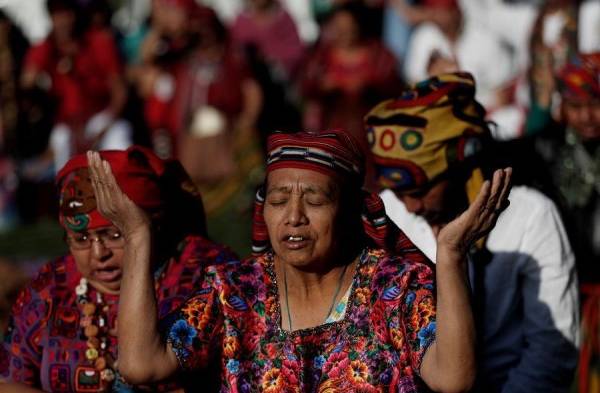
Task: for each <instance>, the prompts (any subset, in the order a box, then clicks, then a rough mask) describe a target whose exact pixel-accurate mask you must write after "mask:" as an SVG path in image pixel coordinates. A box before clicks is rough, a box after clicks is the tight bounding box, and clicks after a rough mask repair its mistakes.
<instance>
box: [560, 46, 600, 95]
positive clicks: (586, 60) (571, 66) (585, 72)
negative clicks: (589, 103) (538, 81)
mask: <svg viewBox="0 0 600 393" xmlns="http://www.w3.org/2000/svg"><path fill="white" fill-rule="evenodd" d="M558 88H559V90H560V92H561V94H562V95H563V97H565V98H571V99H580V100H592V99H598V98H600V52H596V53H590V54H581V55H579V56H577V57H575V58H574V59H572V60H571V61H570V62H569V63H568V64H567V65H565V67H563V69H562V70H560V71H559V73H558Z"/></svg>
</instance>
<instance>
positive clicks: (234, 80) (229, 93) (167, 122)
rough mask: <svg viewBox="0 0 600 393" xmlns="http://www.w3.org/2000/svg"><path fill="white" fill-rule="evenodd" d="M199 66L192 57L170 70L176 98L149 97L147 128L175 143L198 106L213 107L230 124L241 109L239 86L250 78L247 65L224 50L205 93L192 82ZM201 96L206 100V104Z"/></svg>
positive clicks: (147, 103)
mask: <svg viewBox="0 0 600 393" xmlns="http://www.w3.org/2000/svg"><path fill="white" fill-rule="evenodd" d="M198 64H199V63H197V62H195V60H194V58H191V59H190V60H188V61H187V62H185V63H182V64H179V65H178V66H177V67H175V68H174V69H173V70H172V71H171V72H172V74H173V75H174V77H175V80H176V82H175V83H176V87H175V95H174V97H173V98H172V99H171V100H170V101H161V100H160V99H159V98H158V97H156V96H151V97H149V98H148V99H147V100H146V102H145V104H144V112H145V118H146V121H147V122H148V125H149V127H150V128H151V129H152V130H158V129H167V130H169V132H170V133H171V135H172V136H173V138H174V141H175V144H177V135H179V134H181V133H182V132H185V131H187V130H186V129H187V127H188V122H189V121H190V119H191V117H192V115H193V111H194V110H195V109H198V108H199V107H200V106H204V105H210V106H212V107H215V108H216V109H217V110H219V111H220V112H221V113H223V114H224V115H225V117H226V119H227V120H228V121H229V122H230V123H232V122H233V121H234V120H235V118H236V117H237V116H238V115H239V114H240V112H241V111H242V109H243V108H242V106H243V96H242V84H243V83H244V81H245V80H247V79H249V78H251V74H250V71H249V70H248V67H247V65H246V63H245V62H243V60H242V59H241V58H240V57H239V56H236V55H235V54H234V53H233V51H232V50H230V49H226V50H225V54H224V55H223V57H222V58H221V59H220V63H219V64H217V65H216V69H217V74H216V75H215V77H214V79H213V80H212V82H211V83H210V84H209V85H208V88H207V89H208V92H207V93H206V91H205V90H204V89H206V87H205V86H203V85H202V84H201V83H196V82H195V78H194V76H195V75H196V73H195V71H197V69H198V67H197V66H198ZM205 93H206V94H205ZM194 97H196V99H194ZM203 97H206V102H204V100H203ZM174 151H177V149H176V148H175V149H174Z"/></svg>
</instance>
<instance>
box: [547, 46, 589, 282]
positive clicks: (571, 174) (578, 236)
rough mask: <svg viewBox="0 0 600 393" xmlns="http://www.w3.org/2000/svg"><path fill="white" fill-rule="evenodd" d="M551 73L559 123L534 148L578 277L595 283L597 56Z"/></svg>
mask: <svg viewBox="0 0 600 393" xmlns="http://www.w3.org/2000/svg"><path fill="white" fill-rule="evenodd" d="M556 75H557V78H556V84H557V90H558V92H559V94H560V120H561V121H560V122H559V123H555V124H554V125H553V127H552V128H551V129H549V130H546V133H545V134H544V135H543V136H541V137H540V138H538V142H537V145H536V146H537V148H538V151H539V152H540V155H541V156H542V158H543V159H544V162H545V164H546V166H547V168H548V170H549V174H550V176H549V177H550V179H552V185H553V187H554V188H555V190H556V194H557V196H558V199H559V205H560V206H561V207H562V209H563V215H564V217H565V220H566V223H567V227H568V228H569V234H570V239H571V244H572V245H573V248H574V250H575V252H576V255H577V262H578V268H579V274H580V277H581V279H582V280H583V281H585V282H594V283H600V274H599V272H598V269H597V266H596V265H597V263H598V260H600V52H597V53H593V54H580V55H577V56H575V57H572V58H571V60H568V61H567V63H566V64H565V65H564V66H563V67H562V68H561V69H559V70H558V71H557V73H556ZM548 116H549V115H548Z"/></svg>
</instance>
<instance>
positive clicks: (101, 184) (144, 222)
mask: <svg viewBox="0 0 600 393" xmlns="http://www.w3.org/2000/svg"><path fill="white" fill-rule="evenodd" d="M87 160H88V166H89V171H90V180H91V181H92V187H93V189H94V194H95V195H96V205H97V208H98V211H99V212H100V214H102V215H103V216H104V217H105V218H107V219H108V220H110V221H111V222H112V223H113V224H114V225H115V226H116V227H117V228H118V229H119V231H121V233H122V234H123V236H125V239H128V238H131V237H132V236H133V235H135V233H137V232H138V231H148V230H149V228H150V219H149V217H148V215H147V214H146V212H144V211H143V210H142V209H141V208H140V207H138V206H137V205H136V204H135V203H134V202H133V201H132V200H131V199H129V197H128V196H127V195H126V194H125V193H124V192H123V191H122V190H121V188H120V187H119V184H118V183H117V180H116V179H115V176H114V175H113V173H112V170H111V168H110V164H109V163H108V162H107V161H105V160H103V159H102V158H101V157H100V154H99V153H98V152H94V151H88V152H87Z"/></svg>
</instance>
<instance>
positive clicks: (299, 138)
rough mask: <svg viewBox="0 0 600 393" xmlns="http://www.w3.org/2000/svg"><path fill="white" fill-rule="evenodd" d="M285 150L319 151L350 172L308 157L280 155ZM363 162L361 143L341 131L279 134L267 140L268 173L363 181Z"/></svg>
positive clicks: (274, 134) (270, 136)
mask: <svg viewBox="0 0 600 393" xmlns="http://www.w3.org/2000/svg"><path fill="white" fill-rule="evenodd" d="M285 149H316V150H318V151H319V152H323V153H324V154H327V155H329V156H330V157H331V159H332V160H334V161H336V162H340V163H341V164H343V165H344V166H346V167H348V168H350V170H345V169H344V168H342V167H340V166H336V165H335V164H333V165H327V164H325V163H324V162H323V161H316V160H310V159H309V155H308V154H305V155H303V156H298V155H285V154H281V155H280V154H279V152H281V151H282V150H285ZM276 153H277V157H275V154H276ZM364 160H365V157H364V155H363V153H362V152H361V150H360V147H359V144H358V142H357V141H356V140H355V139H354V138H353V137H352V136H351V135H350V134H349V133H346V132H344V131H341V130H328V131H321V132H314V133H313V132H297V133H294V134H287V133H279V132H276V133H273V134H271V135H269V138H268V139H267V173H268V172H271V171H273V170H275V169H278V168H299V169H311V170H314V171H317V172H322V173H325V174H329V175H338V176H341V177H358V178H361V177H362V176H363V174H364V173H363V171H364Z"/></svg>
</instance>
